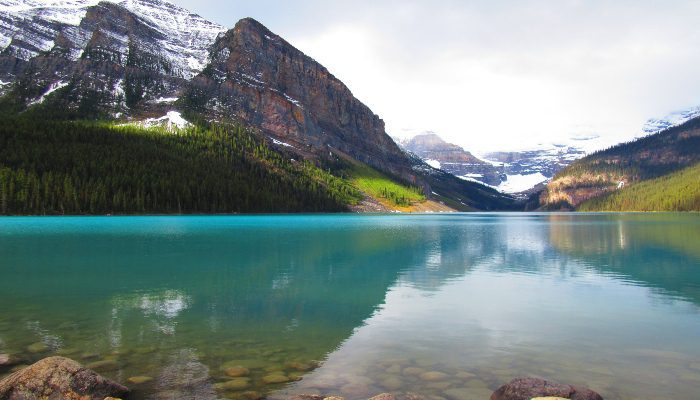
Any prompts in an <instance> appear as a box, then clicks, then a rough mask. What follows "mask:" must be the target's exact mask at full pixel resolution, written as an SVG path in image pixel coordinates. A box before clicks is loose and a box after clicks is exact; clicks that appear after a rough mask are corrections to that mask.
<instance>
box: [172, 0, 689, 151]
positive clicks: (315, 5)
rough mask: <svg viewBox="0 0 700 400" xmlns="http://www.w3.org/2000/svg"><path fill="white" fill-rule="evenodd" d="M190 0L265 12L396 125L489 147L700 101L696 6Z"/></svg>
mask: <svg viewBox="0 0 700 400" xmlns="http://www.w3.org/2000/svg"><path fill="white" fill-rule="evenodd" d="M178 3H180V4H182V5H184V6H187V7H188V8H190V9H191V10H193V11H194V12H198V13H200V14H202V15H204V16H205V17H210V18H214V19H216V20H217V22H219V23H222V24H224V25H227V26H232V25H233V24H234V23H235V21H236V20H237V19H239V18H242V17H244V16H253V17H254V18H257V19H259V20H260V21H261V22H263V23H264V24H266V25H267V26H268V27H269V28H270V29H272V30H273V31H276V33H278V34H280V35H282V36H284V37H285V38H287V39H288V40H289V41H290V42H291V43H292V44H294V45H295V46H297V47H298V48H300V49H301V50H303V51H304V52H306V53H307V54H309V55H310V56H312V57H314V58H315V59H317V60H318V61H319V62H321V63H322V64H324V65H325V66H326V67H328V69H329V70H330V71H331V72H332V73H334V74H335V75H336V76H337V77H338V78H340V79H341V80H343V81H344V82H345V83H346V84H347V85H348V86H349V88H350V89H351V90H352V91H353V93H355V95H356V96H357V97H358V98H360V99H361V100H362V101H364V102H365V103H366V104H367V105H369V106H370V107H371V108H372V109H373V110H374V111H375V112H376V113H377V114H379V115H380V116H381V117H382V118H383V119H384V120H385V121H386V123H387V129H388V130H389V133H391V134H397V135H400V134H401V132H402V131H403V130H404V129H405V128H411V129H414V130H415V129H418V130H433V131H436V132H437V133H439V134H441V135H442V136H444V137H446V138H447V139H449V140H451V141H452V142H455V143H459V144H461V145H464V146H465V147H467V148H468V149H473V150H476V151H481V150H494V149H502V148H507V147H522V146H527V145H528V144H529V143H531V142H533V141H559V140H560V139H562V138H563V137H564V138H565V137H568V136H571V135H574V134H576V135H584V134H600V135H603V136H607V137H609V138H610V139H611V140H626V139H629V138H631V137H633V136H635V135H636V134H638V133H639V131H640V129H641V126H642V124H643V123H644V121H645V120H646V119H647V118H649V117H653V116H658V115H663V114H665V113H666V112H668V111H671V110H674V109H678V108H683V107H689V106H694V105H698V104H700V74H697V71H698V67H700V52H698V51H697V49H698V48H700V25H698V24H697V22H696V21H697V20H698V18H699V17H700V3H697V2H694V1H673V0H671V1H665V2H658V1H651V0H649V1H644V0H642V1H624V0H622V1H614V2H613V1H603V0H590V1H575V0H562V1H557V2H552V1H540V0H525V1H451V0H445V1H441V2H432V1H427V0H426V1H423V0H420V1H419V0H404V1H391V0H389V1H376V0H375V1H369V0H357V1H353V2H325V1H316V0H314V1H310V0H307V1H297V2H283V1H269V0H268V1H265V0H263V1H258V2H242V1H226V2H224V1H216V0H199V1H197V2H194V1H192V2H190V1H186V0H181V1H178ZM188 3H189V4H188ZM435 3H438V4H435ZM581 127H587V129H590V132H586V131H582V128H581Z"/></svg>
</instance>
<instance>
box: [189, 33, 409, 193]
mask: <svg viewBox="0 0 700 400" xmlns="http://www.w3.org/2000/svg"><path fill="white" fill-rule="evenodd" d="M210 60H211V62H210V64H209V65H207V67H206V68H205V69H204V71H203V72H202V73H201V74H199V75H198V76H197V77H195V78H194V79H193V80H192V81H191V82H190V84H189V85H188V88H187V89H186V91H185V94H184V95H183V98H182V103H183V106H184V107H186V108H187V109H190V110H194V111H196V112H198V113H201V114H205V115H209V116H211V117H212V118H216V119H231V120H237V121H241V122H244V123H246V124H248V125H251V126H254V127H256V128H258V129H259V130H260V131H261V133H262V134H263V135H266V136H268V137H270V138H272V139H274V140H275V141H276V142H277V143H280V142H282V143H284V144H285V145H287V146H286V147H288V149H289V150H291V151H296V152H299V153H302V154H304V155H311V156H328V155H330V154H334V153H335V154H346V155H349V156H351V157H353V158H355V159H357V160H360V161H363V162H365V163H367V164H369V165H371V166H374V167H376V168H379V169H381V170H383V171H386V172H389V173H392V174H394V175H398V176H401V177H402V178H404V179H405V180H407V181H409V182H411V183H416V182H417V178H416V176H415V174H414V172H413V171H412V170H411V168H410V163H409V162H408V159H407V158H406V156H405V155H404V154H403V152H402V151H401V150H400V149H399V148H398V146H397V145H396V144H395V143H394V142H393V141H392V140H391V138H390V137H389V136H388V135H387V134H386V133H385V130H384V122H383V121H382V120H381V119H380V118H379V117H378V116H377V115H375V114H374V113H373V112H372V111H371V110H370V109H369V108H368V107H367V106H365V105H364V104H362V103H361V102H360V101H359V100H358V99H356V98H355V97H354V96H353V95H352V93H351V92H350V90H349V89H348V88H347V87H346V86H345V85H344V84H343V83H342V82H341V81H340V80H338V79H337V78H335V77H334V76H333V75H332V74H331V73H330V72H328V70H327V69H326V68H324V67H323V66H322V65H320V64H319V63H317V62H316V61H314V60H313V59H312V58H310V57H308V56H306V55H305V54H304V53H302V52H301V51H299V50H297V49H296V48H294V47H293V46H292V45H291V44H289V43H287V42H286V41H285V40H284V39H282V38H281V37H279V36H277V35H275V34H274V33H272V32H270V31H269V30H268V29H267V28H265V27H264V26H263V25H262V24H260V23H259V22H257V21H255V20H253V19H244V20H241V21H240V22H238V23H237V24H236V26H235V27H234V29H233V30H231V31H229V32H227V33H226V34H225V35H223V36H221V37H219V38H218V39H217V40H216V42H215V43H214V45H213V46H212V48H211V54H210Z"/></svg>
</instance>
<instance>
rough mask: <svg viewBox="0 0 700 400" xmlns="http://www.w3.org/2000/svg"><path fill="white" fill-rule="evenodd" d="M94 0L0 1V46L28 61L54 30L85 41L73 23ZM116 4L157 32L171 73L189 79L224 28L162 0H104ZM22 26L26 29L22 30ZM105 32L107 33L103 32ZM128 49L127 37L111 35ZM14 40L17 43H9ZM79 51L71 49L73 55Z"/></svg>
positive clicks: (50, 42)
mask: <svg viewBox="0 0 700 400" xmlns="http://www.w3.org/2000/svg"><path fill="white" fill-rule="evenodd" d="M100 2H101V1H100V0H0V51H1V50H5V49H7V48H8V47H10V46H12V47H13V49H12V50H13V54H15V55H16V56H17V57H19V58H21V59H24V60H28V59H30V58H32V57H35V56H37V55H38V54H39V53H41V52H44V51H50V50H51V49H53V47H54V46H55V42H54V41H55V39H56V38H57V36H58V35H59V33H63V34H64V35H66V36H69V37H70V38H71V39H74V40H72V41H73V43H75V44H76V45H78V46H85V45H86V44H87V41H88V40H89V37H88V36H87V35H86V34H84V33H82V35H81V32H79V31H80V30H81V29H79V28H77V27H78V26H79V25H80V22H81V21H82V20H83V18H85V15H86V14H87V12H88V8H90V7H93V6H96V5H97V4H99V3H100ZM105 2H109V3H114V4H118V5H120V6H122V7H124V8H126V9H127V10H129V11H130V12H132V13H133V14H135V15H136V16H138V17H139V18H140V19H141V20H142V21H143V22H144V23H145V24H146V25H148V26H149V27H151V28H152V29H154V30H156V31H158V32H160V33H162V34H163V37H164V38H165V39H164V40H162V41H161V42H160V43H159V44H158V49H159V51H160V52H161V54H162V55H163V56H164V58H165V59H167V60H168V61H169V62H170V64H171V65H172V66H173V69H174V72H175V74H176V75H179V76H181V77H183V78H185V79H191V78H192V77H194V76H195V75H197V74H198V73H199V72H201V71H202V69H204V67H205V66H206V64H207V57H208V49H209V47H210V46H211V44H212V43H214V41H215V40H216V38H217V36H218V35H219V34H220V33H222V32H224V31H225V29H224V28H223V27H222V26H220V25H218V24H215V23H213V22H210V21H207V20H205V19H204V18H202V17H200V16H199V15H196V14H192V13H190V12H189V11H188V10H186V9H184V8H182V7H179V6H176V5H174V4H172V3H170V2H167V1H164V0H105ZM27 25H30V26H31V29H23V27H26V26H27ZM107 34H110V33H107ZM116 39H118V40H119V41H123V42H124V43H125V46H124V49H123V51H126V49H127V48H128V43H129V40H130V39H129V38H128V37H120V38H116ZM15 41H17V42H18V43H22V45H21V46H19V45H18V46H14V45H13V43H14V42H15ZM81 54H82V51H80V50H79V51H74V52H72V53H71V55H70V56H71V57H72V58H73V59H77V58H78V57H80V55H81Z"/></svg>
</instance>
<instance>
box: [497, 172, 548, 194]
mask: <svg viewBox="0 0 700 400" xmlns="http://www.w3.org/2000/svg"><path fill="white" fill-rule="evenodd" d="M506 176H507V177H508V179H506V180H505V181H503V183H501V184H500V185H498V187H496V189H498V190H500V191H501V192H505V193H520V192H524V191H526V190H528V189H531V188H533V187H535V186H537V185H538V184H540V183H542V182H546V181H547V180H548V178H547V177H546V176H544V175H542V173H541V172H537V173H534V174H527V175H506Z"/></svg>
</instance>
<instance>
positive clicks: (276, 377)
mask: <svg viewBox="0 0 700 400" xmlns="http://www.w3.org/2000/svg"><path fill="white" fill-rule="evenodd" d="M262 381H263V382H265V383H267V384H273V383H286V382H289V377H287V376H286V375H283V374H281V373H274V374H271V375H266V376H263V378H262Z"/></svg>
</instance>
